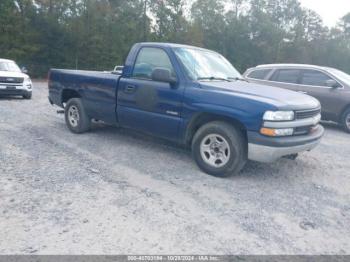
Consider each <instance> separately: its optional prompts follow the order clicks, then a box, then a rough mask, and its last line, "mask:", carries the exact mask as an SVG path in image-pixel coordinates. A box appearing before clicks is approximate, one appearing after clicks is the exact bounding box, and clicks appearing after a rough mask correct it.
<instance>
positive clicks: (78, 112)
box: [64, 98, 91, 134]
mask: <svg viewBox="0 0 350 262" xmlns="http://www.w3.org/2000/svg"><path fill="white" fill-rule="evenodd" d="M64 114H65V120H66V124H67V127H68V128H69V130H70V131H72V132H73V133H76V134H80V133H84V132H86V131H88V130H89V129H90V124H91V119H90V118H89V117H88V115H87V114H86V112H85V109H84V106H83V103H82V101H81V99H80V98H72V99H70V100H68V102H67V104H66V106H65V108H64Z"/></svg>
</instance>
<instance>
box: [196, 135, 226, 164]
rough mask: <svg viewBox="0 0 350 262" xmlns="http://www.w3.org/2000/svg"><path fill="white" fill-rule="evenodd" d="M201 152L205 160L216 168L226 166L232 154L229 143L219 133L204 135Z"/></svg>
mask: <svg viewBox="0 0 350 262" xmlns="http://www.w3.org/2000/svg"><path fill="white" fill-rule="evenodd" d="M200 153H201V157H202V159H203V161H204V162H205V163H206V164H208V165H209V166H211V167H215V168H220V167H223V166H225V165H226V164H227V163H228V161H229V160H230V156H231V150H230V146H229V143H228V142H227V140H226V139H225V138H224V137H223V136H221V135H219V134H210V135H207V136H206V137H204V139H203V140H202V142H201V144H200Z"/></svg>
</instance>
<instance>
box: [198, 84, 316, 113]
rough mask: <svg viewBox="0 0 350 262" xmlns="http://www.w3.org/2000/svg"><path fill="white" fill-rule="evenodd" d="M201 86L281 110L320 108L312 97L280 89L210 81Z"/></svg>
mask: <svg viewBox="0 0 350 262" xmlns="http://www.w3.org/2000/svg"><path fill="white" fill-rule="evenodd" d="M200 85H201V87H202V88H203V89H209V90H211V91H213V92H222V93H223V94H226V95H236V96H237V95H238V96H244V97H249V98H250V99H253V100H255V101H260V102H263V103H268V104H271V105H273V106H275V107H277V108H278V109H280V110H307V109H314V108H317V107H320V102H319V101H318V100H317V99H315V98H313V97H311V96H308V95H305V94H301V93H298V92H294V91H290V90H286V89H282V88H278V87H272V86H264V85H259V84H254V83H249V82H245V81H234V82H221V81H210V82H209V81H208V82H200Z"/></svg>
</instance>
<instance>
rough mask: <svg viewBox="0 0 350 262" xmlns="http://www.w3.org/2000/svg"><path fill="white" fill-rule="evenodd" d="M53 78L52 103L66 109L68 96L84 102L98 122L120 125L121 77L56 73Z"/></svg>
mask: <svg viewBox="0 0 350 262" xmlns="http://www.w3.org/2000/svg"><path fill="white" fill-rule="evenodd" d="M49 74H50V76H49V79H50V81H49V100H50V102H51V103H52V104H55V105H57V106H59V107H64V103H65V102H67V101H66V99H65V97H66V95H67V92H75V93H76V95H77V96H78V97H80V98H82V101H83V104H84V107H85V108H86V111H87V112H86V113H87V114H88V115H89V116H90V117H91V118H94V119H98V120H102V121H105V122H106V123H110V124H114V123H116V122H117V117H116V103H117V93H118V90H117V87H118V81H119V78H120V75H117V74H114V73H111V72H99V71H82V70H63V69H52V70H50V73H49Z"/></svg>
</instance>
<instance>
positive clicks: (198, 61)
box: [174, 48, 242, 80]
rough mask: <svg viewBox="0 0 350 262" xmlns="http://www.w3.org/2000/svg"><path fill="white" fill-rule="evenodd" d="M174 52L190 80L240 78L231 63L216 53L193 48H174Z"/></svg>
mask: <svg viewBox="0 0 350 262" xmlns="http://www.w3.org/2000/svg"><path fill="white" fill-rule="evenodd" d="M174 51H175V54H176V56H177V57H178V58H179V60H180V61H181V63H182V64H183V66H184V67H185V69H186V73H187V75H188V77H189V78H191V79H192V80H229V79H240V78H242V76H241V74H240V73H239V72H238V71H237V70H236V69H235V68H234V67H233V66H232V65H231V63H230V62H229V61H227V60H226V58H224V57H223V56H222V55H220V54H218V53H215V52H211V51H207V50H201V49H193V48H175V49H174Z"/></svg>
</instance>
